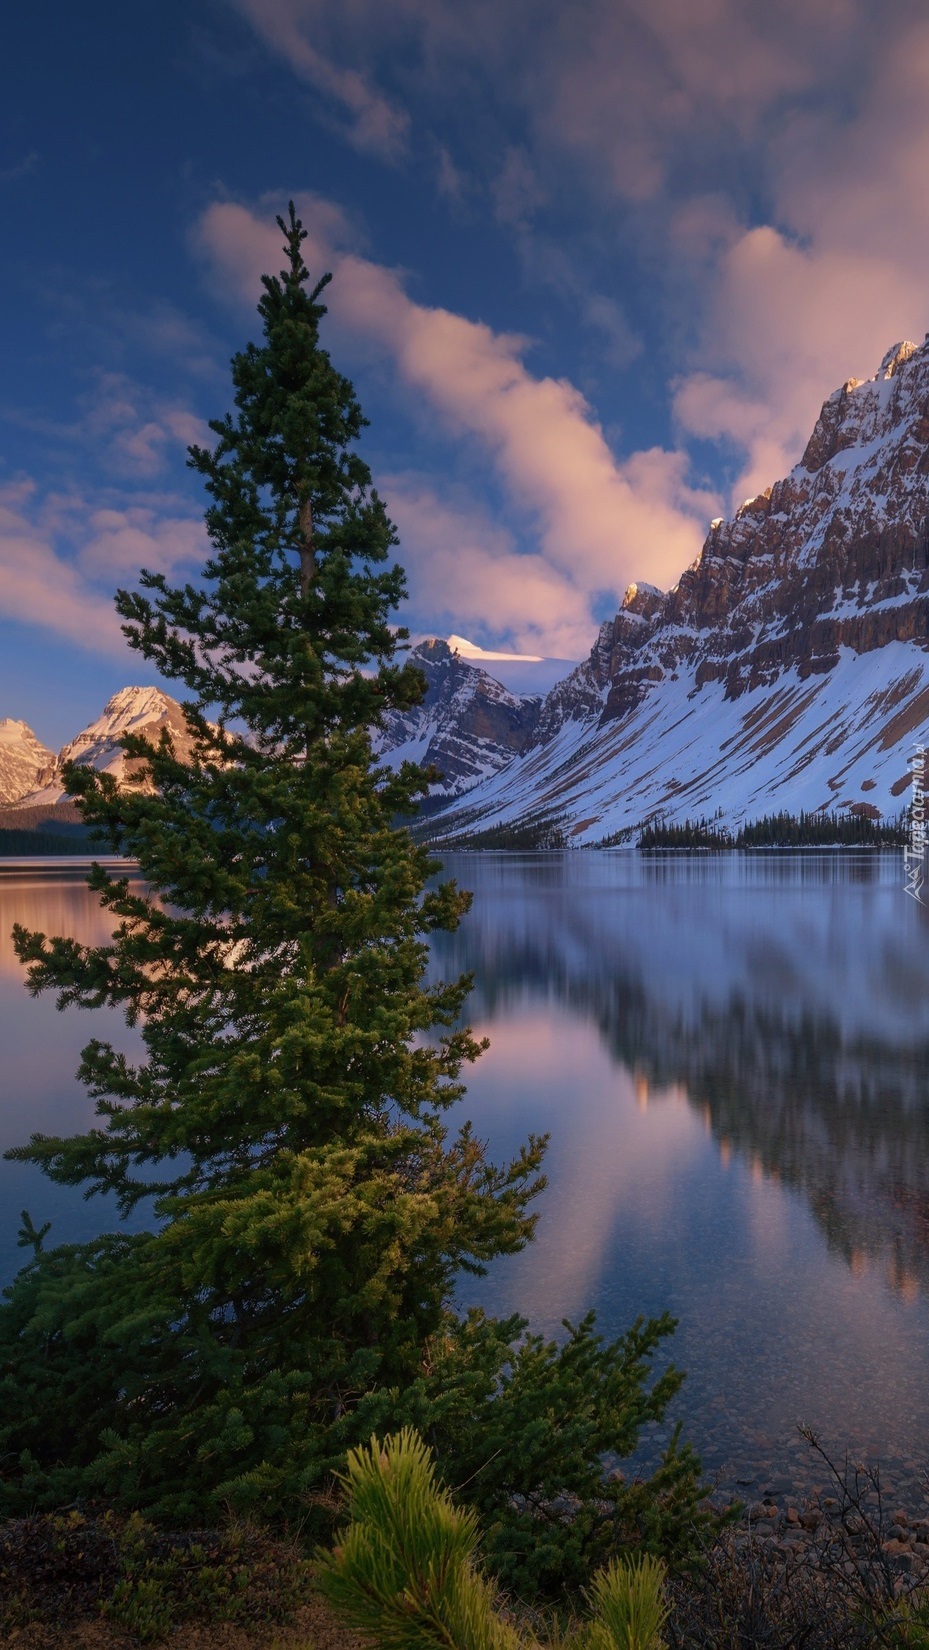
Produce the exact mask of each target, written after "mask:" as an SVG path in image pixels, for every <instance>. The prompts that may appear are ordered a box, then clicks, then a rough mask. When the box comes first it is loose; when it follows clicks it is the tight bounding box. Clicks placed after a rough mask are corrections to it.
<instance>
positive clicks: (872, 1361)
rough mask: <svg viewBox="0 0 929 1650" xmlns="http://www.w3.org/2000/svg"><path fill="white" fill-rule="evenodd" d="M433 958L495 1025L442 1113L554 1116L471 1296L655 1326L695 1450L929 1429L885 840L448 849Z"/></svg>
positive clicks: (922, 917) (902, 1006) (504, 1140)
mask: <svg viewBox="0 0 929 1650" xmlns="http://www.w3.org/2000/svg"><path fill="white" fill-rule="evenodd" d="M444 874H446V875H449V874H451V875H454V876H456V877H457V878H458V880H459V881H460V882H461V883H462V884H463V885H464V886H466V887H471V888H473V889H474V891H475V902H474V909H473V911H472V914H471V916H470V917H469V918H468V919H467V921H466V922H465V924H464V925H463V926H462V928H461V930H460V931H459V933H458V934H457V935H455V936H452V937H443V939H442V940H441V941H439V942H438V943H437V945H436V947H435V950H434V967H435V969H436V971H437V972H439V973H445V974H448V973H452V972H454V971H457V970H459V969H467V970H472V971H473V972H474V975H475V982H476V984H475V991H474V994H473V996H472V999H471V1005H472V1018H473V1020H474V1023H475V1025H476V1028H477V1029H478V1030H479V1031H480V1032H486V1033H487V1034H488V1035H489V1037H490V1039H491V1049H490V1052H489V1053H488V1054H487V1055H486V1056H484V1059H483V1060H482V1061H481V1062H479V1064H478V1066H477V1067H476V1068H475V1070H474V1073H473V1076H472V1077H471V1078H470V1080H469V1095H468V1099H467V1101H466V1102H465V1105H466V1108H467V1111H468V1112H469V1113H470V1114H471V1115H472V1116H473V1117H474V1120H475V1123H476V1125H477V1127H478V1129H479V1131H480V1132H481V1133H482V1134H483V1135H485V1136H486V1137H487V1138H488V1139H489V1140H490V1142H491V1146H492V1148H493V1149H495V1150H496V1151H497V1152H502V1151H503V1150H505V1149H507V1148H508V1147H512V1146H513V1145H514V1144H515V1143H516V1140H517V1139H518V1138H519V1137H520V1134H521V1133H524V1132H525V1131H526V1130H527V1129H528V1128H530V1127H533V1128H536V1129H540V1128H543V1129H544V1128H547V1129H549V1130H550V1131H551V1134H552V1143H551V1147H550V1152H549V1159H548V1164H547V1167H548V1171H549V1178H550V1186H549V1190H548V1191H547V1193H546V1194H545V1197H544V1199H543V1205H542V1219H541V1222H540V1227H539V1236H538V1239H537V1241H536V1243H535V1244H534V1245H533V1246H532V1247H531V1248H530V1249H529V1250H527V1251H526V1252H525V1253H524V1254H523V1255H521V1256H519V1257H518V1258H517V1259H516V1260H515V1261H507V1262H501V1263H499V1264H498V1265H497V1266H495V1267H494V1268H493V1270H492V1272H491V1275H490V1277H489V1278H488V1279H487V1280H485V1281H484V1282H483V1283H482V1284H480V1285H479V1286H478V1287H477V1288H476V1289H472V1290H471V1292H470V1293H469V1294H468V1297H467V1298H468V1299H470V1300H476V1301H478V1302H480V1304H483V1305H486V1306H487V1307H488V1308H489V1309H495V1310H499V1309H503V1308H506V1309H511V1310H512V1309H519V1310H522V1311H524V1312H526V1314H527V1315H529V1316H531V1317H532V1318H533V1320H534V1321H535V1322H536V1323H537V1324H539V1325H540V1326H541V1327H545V1328H546V1329H548V1330H551V1331H553V1332H555V1331H557V1328H558V1325H559V1322H560V1320H561V1318H562V1317H568V1318H570V1319H572V1320H576V1318H577V1317H578V1316H579V1315H580V1314H581V1313H582V1312H583V1311H584V1310H586V1309H587V1307H588V1306H595V1307H596V1308H597V1311H598V1315H599V1318H600V1321H601V1324H602V1326H603V1328H604V1329H605V1330H606V1331H607V1332H611V1333H615V1332H617V1331H619V1330H621V1329H622V1328H623V1327H624V1326H625V1324H627V1323H628V1322H629V1321H631V1319H632V1318H633V1317H634V1316H635V1315H636V1314H637V1313H638V1312H640V1311H647V1312H655V1311H659V1310H661V1309H662V1308H663V1307H665V1306H667V1307H669V1308H670V1309H671V1310H672V1311H673V1312H674V1313H675V1315H676V1316H678V1318H679V1319H680V1327H679V1329H678V1332H677V1334H676V1336H675V1338H674V1347H673V1355H674V1357H675V1359H676V1361H677V1362H679V1363H680V1364H681V1365H682V1366H683V1367H685V1368H687V1369H688V1371H689V1379H688V1382H687V1384H686V1387H685V1392H684V1396H683V1397H682V1400H681V1412H682V1413H684V1414H686V1415H687V1417H688V1422H689V1423H690V1420H691V1419H693V1421H694V1425H693V1426H692V1427H691V1430H692V1432H693V1433H694V1435H695V1436H696V1439H697V1442H698V1444H700V1445H702V1447H703V1449H704V1451H705V1453H706V1455H707V1458H708V1460H709V1461H710V1462H711V1464H713V1465H719V1466H723V1465H726V1466H727V1469H733V1468H734V1466H735V1465H737V1464H738V1461H739V1459H740V1458H746V1459H747V1458H749V1457H751V1456H752V1455H757V1453H758V1451H759V1450H761V1451H762V1452H764V1451H765V1450H768V1451H769V1453H770V1457H771V1459H772V1461H774V1460H775V1459H778V1460H783V1457H784V1452H785V1451H789V1450H790V1449H791V1448H792V1440H793V1438H794V1428H795V1425H796V1423H797V1422H798V1421H800V1420H806V1421H808V1422H810V1423H811V1424H814V1425H816V1426H818V1427H821V1428H822V1429H823V1431H824V1434H825V1435H826V1436H828V1437H829V1438H830V1440H831V1441H832V1443H833V1444H835V1445H836V1447H838V1448H842V1447H844V1445H845V1443H849V1444H851V1445H852V1446H853V1447H855V1448H861V1449H872V1450H879V1451H880V1452H881V1453H882V1454H884V1455H890V1456H892V1457H894V1459H895V1460H896V1459H897V1458H899V1457H903V1458H906V1457H907V1456H911V1455H913V1454H914V1453H918V1452H919V1451H920V1450H922V1448H923V1446H924V1440H925V1438H926V1437H927V1436H929V1426H927V1423H929V1381H927V1377H929V1340H927V1332H929V1302H927V1293H929V920H927V919H929V913H927V912H926V911H924V910H923V909H922V908H921V907H919V906H918V905H917V904H916V903H915V902H914V901H913V900H911V899H908V898H907V897H906V896H905V894H904V889H903V875H902V868H901V864H900V857H899V856H897V855H867V854H849V855H846V854H835V853H833V854H808V853H807V854H796V855H794V854H790V855H788V854H769V855H752V856H746V855H738V856H736V855H720V856H709V855H700V856H696V855H694V856H687V855H681V854H675V855H667V856H665V857H660V858H654V859H652V858H639V857H638V856H636V855H634V854H629V853H613V854H609V853H590V852H586V853H576V854H569V855H536V856H532V855H523V856H520V855H514V854H508V855H502V854H500V855H488V854H483V855H465V854H460V855H451V854H449V855H446V856H445V871H444Z"/></svg>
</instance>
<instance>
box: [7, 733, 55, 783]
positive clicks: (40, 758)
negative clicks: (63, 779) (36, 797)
mask: <svg viewBox="0 0 929 1650" xmlns="http://www.w3.org/2000/svg"><path fill="white" fill-rule="evenodd" d="M54 765H55V757H54V754H53V752H52V751H50V750H48V749H46V747H45V745H43V744H41V743H40V741H39V740H38V739H37V738H36V736H35V734H34V733H33V731H32V729H31V728H30V727H29V726H28V725H27V724H26V723H25V722H18V721H15V720H14V718H13V717H12V716H5V717H4V718H3V720H2V721H0V803H10V802H17V801H18V800H19V798H20V797H21V796H24V795H25V794H26V792H27V791H31V790H33V789H34V788H35V787H36V786H37V785H41V784H44V782H45V781H46V779H48V778H49V776H50V775H51V773H52V771H53V769H54Z"/></svg>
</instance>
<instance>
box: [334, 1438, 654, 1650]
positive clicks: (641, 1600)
mask: <svg viewBox="0 0 929 1650" xmlns="http://www.w3.org/2000/svg"><path fill="white" fill-rule="evenodd" d="M344 1483H345V1487H346V1490H347V1492H348V1513H349V1524H348V1526H347V1528H346V1530H345V1531H344V1533H343V1535H342V1537H341V1539H340V1541H339V1543H338V1545H337V1546H336V1547H335V1548H334V1550H333V1551H332V1552H331V1553H326V1554H323V1555H322V1556H321V1560H320V1563H321V1574H320V1585H321V1588H322V1591H323V1593H324V1594H325V1596H326V1597H327V1598H328V1599H329V1601H330V1603H331V1604H332V1605H333V1606H334V1607H335V1609H336V1610H337V1611H339V1613H340V1614H341V1615H342V1616H343V1617H344V1618H345V1619H346V1620H347V1621H348V1622H350V1624H351V1625H352V1626H353V1627H356V1628H359V1629H361V1631H363V1632H368V1633H372V1634H373V1635H374V1637H375V1639H376V1642H377V1643H378V1645H380V1646H381V1647H382V1650H521V1647H522V1650H530V1645H532V1644H534V1643H536V1640H535V1639H531V1638H530V1637H529V1636H528V1635H527V1634H526V1633H525V1632H524V1630H522V1629H521V1628H520V1627H519V1625H518V1624H517V1623H516V1621H515V1620H513V1619H512V1618H511V1617H509V1616H508V1615H507V1613H506V1612H505V1611H504V1610H503V1609H502V1607H501V1604H500V1602H499V1600H498V1598H497V1597H496V1596H495V1592H494V1588H493V1586H492V1584H491V1583H490V1582H489V1581H488V1580H487V1578H486V1577H485V1576H484V1575H483V1573H482V1572H481V1570H480V1568H479V1566H478V1564H477V1562H476V1557H475V1553H476V1548H477V1544H478V1520H477V1518H476V1517H475V1515H474V1513H473V1512H471V1511H465V1510H462V1509H461V1508H459V1507H456V1506H455V1503H454V1501H453V1500H452V1497H451V1496H450V1494H449V1493H448V1491H447V1490H445V1489H442V1488H440V1487H439V1485H438V1484H437V1483H436V1478H435V1470H434V1467H433V1463H432V1458H431V1455H430V1452H429V1450H428V1449H427V1448H426V1446H425V1444H424V1443H423V1442H422V1440H421V1439H420V1438H419V1437H418V1436H417V1434H416V1433H415V1432H413V1431H412V1430H411V1429H408V1428H407V1429H404V1430H403V1431H402V1432H400V1433H399V1434H397V1435H396V1436H395V1437H393V1438H387V1439H386V1440H385V1441H384V1443H383V1444H380V1443H379V1442H378V1440H377V1439H376V1438H372V1440H371V1443H370V1445H369V1446H368V1447H367V1448H366V1449H365V1448H363V1449H358V1450H353V1451H352V1452H351V1454H350V1456H349V1461H348V1472H347V1474H346V1476H345V1479H344ZM663 1582H664V1565H663V1564H662V1563H661V1562H660V1561H659V1560H657V1559H654V1558H649V1557H644V1558H636V1559H627V1560H615V1561H614V1562H613V1563H612V1564H611V1565H610V1566H609V1567H608V1568H607V1569H606V1570H604V1571H602V1572H601V1573H600V1574H599V1575H597V1576H596V1577H595V1578H594V1581H593V1584H592V1586H591V1589H590V1593H589V1604H590V1607H591V1611H592V1617H591V1620H590V1621H589V1622H587V1623H585V1624H584V1625H583V1626H582V1627H580V1628H578V1629H577V1630H576V1631H575V1633H574V1634H573V1635H572V1636H571V1637H570V1638H566V1637H563V1636H561V1637H560V1639H559V1642H560V1644H561V1645H562V1646H563V1650H570V1647H571V1646H574V1647H576V1650H661V1645H662V1641H661V1638H660V1632H661V1626H662V1623H663V1622H664V1619H665V1616H666V1615H667V1606H666V1604H665V1602H664V1599H663V1595H662V1588H663Z"/></svg>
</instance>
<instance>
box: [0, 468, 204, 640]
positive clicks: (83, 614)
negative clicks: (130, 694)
mask: <svg viewBox="0 0 929 1650" xmlns="http://www.w3.org/2000/svg"><path fill="white" fill-rule="evenodd" d="M205 550H206V536H205V531H204V528H203V523H202V521H201V520H200V519H199V518H194V517H191V516H190V515H188V514H184V513H183V511H182V509H179V501H178V500H170V499H168V500H165V499H161V500H154V501H152V502H150V503H140V502H138V501H130V502H125V501H124V502H122V503H120V504H119V505H118V506H117V505H114V504H112V503H109V504H107V505H105V506H101V505H100V504H99V502H97V501H94V500H93V499H89V498H85V497H83V496H82V495H80V494H61V493H52V494H48V495H43V494H42V493H41V491H40V489H39V488H38V487H37V485H36V484H35V482H33V481H29V480H22V481H18V482H16V483H13V484H10V485H8V486H6V487H2V488H0V612H2V613H3V615H4V616H5V617H6V618H10V619H16V620H18V621H20V622H22V623H25V624H34V625H39V626H41V627H42V628H43V629H45V630H47V631H50V632H51V633H52V634H53V635H57V636H64V637H66V638H67V639H68V640H69V641H71V642H75V643H77V644H78V645H79V646H80V647H85V648H88V649H90V650H91V651H93V652H99V653H105V654H116V655H120V656H124V657H126V656H127V648H126V643H125V640H124V638H123V636H122V632H121V630H120V620H119V618H118V616H117V614H116V611H115V608H114V606H113V589H114V587H115V586H116V584H117V583H119V582H122V581H126V580H128V581H130V582H131V581H132V580H133V578H134V575H135V574H136V573H137V572H138V570H139V568H140V567H143V566H145V567H151V568H154V569H157V570H159V571H162V572H171V571H174V570H176V569H177V568H178V567H181V566H196V565H197V564H198V563H199V562H201V561H202V559H203V556H204V553H205Z"/></svg>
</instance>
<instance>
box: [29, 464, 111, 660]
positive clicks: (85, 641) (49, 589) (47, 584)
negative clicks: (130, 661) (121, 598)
mask: <svg viewBox="0 0 929 1650" xmlns="http://www.w3.org/2000/svg"><path fill="white" fill-rule="evenodd" d="M34 497H35V489H34V488H33V487H32V486H31V485H29V484H25V483H18V484H16V485H13V486H9V487H4V488H2V489H0V574H2V577H0V612H2V613H3V615H4V616H5V617H6V618H9V619H16V620H19V621H20V622H21V623H25V624H34V625H39V626H40V627H41V628H42V629H43V630H47V631H51V632H52V634H53V635H57V636H64V637H65V638H66V639H67V640H68V641H70V642H77V643H78V645H79V646H81V647H87V648H90V649H91V650H92V651H95V652H102V653H121V654H124V653H125V652H126V643H125V641H124V639H123V637H122V635H121V633H120V629H119V620H118V618H117V616H116V613H115V611H114V609H113V603H112V600H108V599H107V598H106V597H105V596H103V595H101V594H100V593H99V592H98V591H95V590H93V589H92V588H91V587H90V586H89V585H88V583H87V581H86V580H85V579H84V577H83V576H82V574H81V572H80V571H79V569H78V568H76V567H75V566H73V565H72V564H71V563H69V562H67V561H65V560H63V558H62V557H61V556H60V555H58V554H57V552H56V550H55V548H54V545H53V544H52V542H51V541H50V539H49V537H48V536H47V535H46V534H44V533H43V532H42V531H41V529H40V528H38V527H37V526H36V524H35V521H34V519H33V512H32V508H31V506H32V504H33V500H34Z"/></svg>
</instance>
